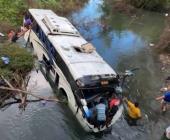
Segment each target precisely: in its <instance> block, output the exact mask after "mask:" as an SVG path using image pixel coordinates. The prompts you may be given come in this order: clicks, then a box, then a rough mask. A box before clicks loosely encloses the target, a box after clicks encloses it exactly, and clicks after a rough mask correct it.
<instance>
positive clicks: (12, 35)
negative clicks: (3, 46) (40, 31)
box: [8, 16, 32, 42]
mask: <svg viewBox="0 0 170 140" xmlns="http://www.w3.org/2000/svg"><path fill="white" fill-rule="evenodd" d="M31 25H32V21H31V19H30V18H29V17H27V16H25V18H24V24H23V26H22V27H21V28H20V29H18V30H17V31H15V30H13V29H11V30H9V32H8V40H9V41H10V42H16V41H17V40H18V39H19V38H20V37H21V36H23V35H24V34H25V32H27V31H28V30H29V29H30V28H31Z"/></svg>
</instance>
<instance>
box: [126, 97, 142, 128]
mask: <svg viewBox="0 0 170 140" xmlns="http://www.w3.org/2000/svg"><path fill="white" fill-rule="evenodd" d="M123 101H124V102H125V103H126V104H127V121H128V123H129V125H137V120H139V119H141V110H140V108H139V103H138V102H135V103H132V102H131V101H129V100H127V98H124V99H123Z"/></svg>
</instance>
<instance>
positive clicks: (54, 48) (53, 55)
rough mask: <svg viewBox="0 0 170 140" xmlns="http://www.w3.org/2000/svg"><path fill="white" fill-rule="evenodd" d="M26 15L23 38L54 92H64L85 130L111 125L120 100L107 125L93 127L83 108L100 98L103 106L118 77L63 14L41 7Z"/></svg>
mask: <svg viewBox="0 0 170 140" xmlns="http://www.w3.org/2000/svg"><path fill="white" fill-rule="evenodd" d="M27 17H29V18H30V19H31V20H32V28H31V29H30V30H29V31H28V32H27V33H26V34H25V38H27V40H28V41H29V43H30V44H31V46H32V47H33V50H34V53H35V54H36V55H37V57H38V60H39V61H42V62H43V63H44V64H45V65H44V66H45V69H44V71H45V72H46V74H48V76H49V77H50V79H51V81H53V83H54V85H55V87H56V88H57V90H58V93H59V94H60V93H62V94H63V95H65V96H66V98H67V100H68V106H69V107H70V109H71V111H72V112H73V114H74V115H75V116H76V118H77V120H78V121H79V123H80V124H81V125H82V127H83V128H84V129H85V130H86V131H88V132H99V131H103V130H105V129H106V128H108V127H110V126H111V125H113V124H114V123H115V122H116V120H118V119H119V117H120V116H121V114H122V111H123V106H122V103H121V102H120V104H119V105H118V107H117V110H116V112H115V114H114V115H113V116H112V117H111V119H110V120H109V119H107V122H106V123H107V127H106V125H104V126H102V128H98V127H96V120H95V119H96V118H95V116H93V117H94V118H93V119H92V118H91V119H89V118H87V111H89V110H92V108H93V109H94V108H95V105H96V104H98V100H99V99H100V98H103V99H104V100H105V102H106V106H107V105H108V104H109V99H111V98H112V97H113V96H114V97H115V98H117V96H116V91H115V88H116V87H118V86H119V79H118V77H117V74H116V73H115V71H114V70H113V69H112V68H111V67H110V66H109V65H108V64H107V63H106V62H105V61H104V60H103V58H102V57H101V56H100V55H99V54H98V53H97V52H96V50H95V48H94V47H93V45H92V44H90V43H89V42H87V41H86V40H85V39H84V38H83V37H82V36H81V35H80V33H79V32H78V31H77V30H76V28H75V27H74V26H73V25H72V24H71V23H70V22H69V21H68V20H67V19H66V18H64V17H60V16H58V15H56V14H55V13H54V12H53V11H51V10H44V9H29V11H28V15H27ZM26 36H27V37H26ZM108 110H109V109H108V108H107V111H108ZM93 115H94V114H93Z"/></svg>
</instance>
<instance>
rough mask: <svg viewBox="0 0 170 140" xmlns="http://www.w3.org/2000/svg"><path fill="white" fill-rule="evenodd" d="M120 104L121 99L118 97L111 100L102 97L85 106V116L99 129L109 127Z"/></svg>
mask: <svg viewBox="0 0 170 140" xmlns="http://www.w3.org/2000/svg"><path fill="white" fill-rule="evenodd" d="M119 104H120V99H118V98H115V97H113V98H111V99H110V100H106V98H103V97H101V98H99V99H98V101H95V102H93V103H92V102H91V103H88V105H84V106H83V109H84V113H85V117H86V118H87V120H88V122H89V123H91V124H93V125H94V126H95V127H97V128H98V129H99V130H100V129H101V128H103V127H104V126H106V127H108V125H109V124H110V121H111V120H112V118H113V116H114V115H115V113H116V112H117V110H118V106H119Z"/></svg>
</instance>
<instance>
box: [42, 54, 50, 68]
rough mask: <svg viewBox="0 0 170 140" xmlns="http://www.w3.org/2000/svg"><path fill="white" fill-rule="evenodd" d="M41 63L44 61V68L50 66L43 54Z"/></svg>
mask: <svg viewBox="0 0 170 140" xmlns="http://www.w3.org/2000/svg"><path fill="white" fill-rule="evenodd" d="M43 61H44V63H45V65H46V66H50V62H49V61H48V60H47V58H46V57H45V55H44V54H43Z"/></svg>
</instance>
